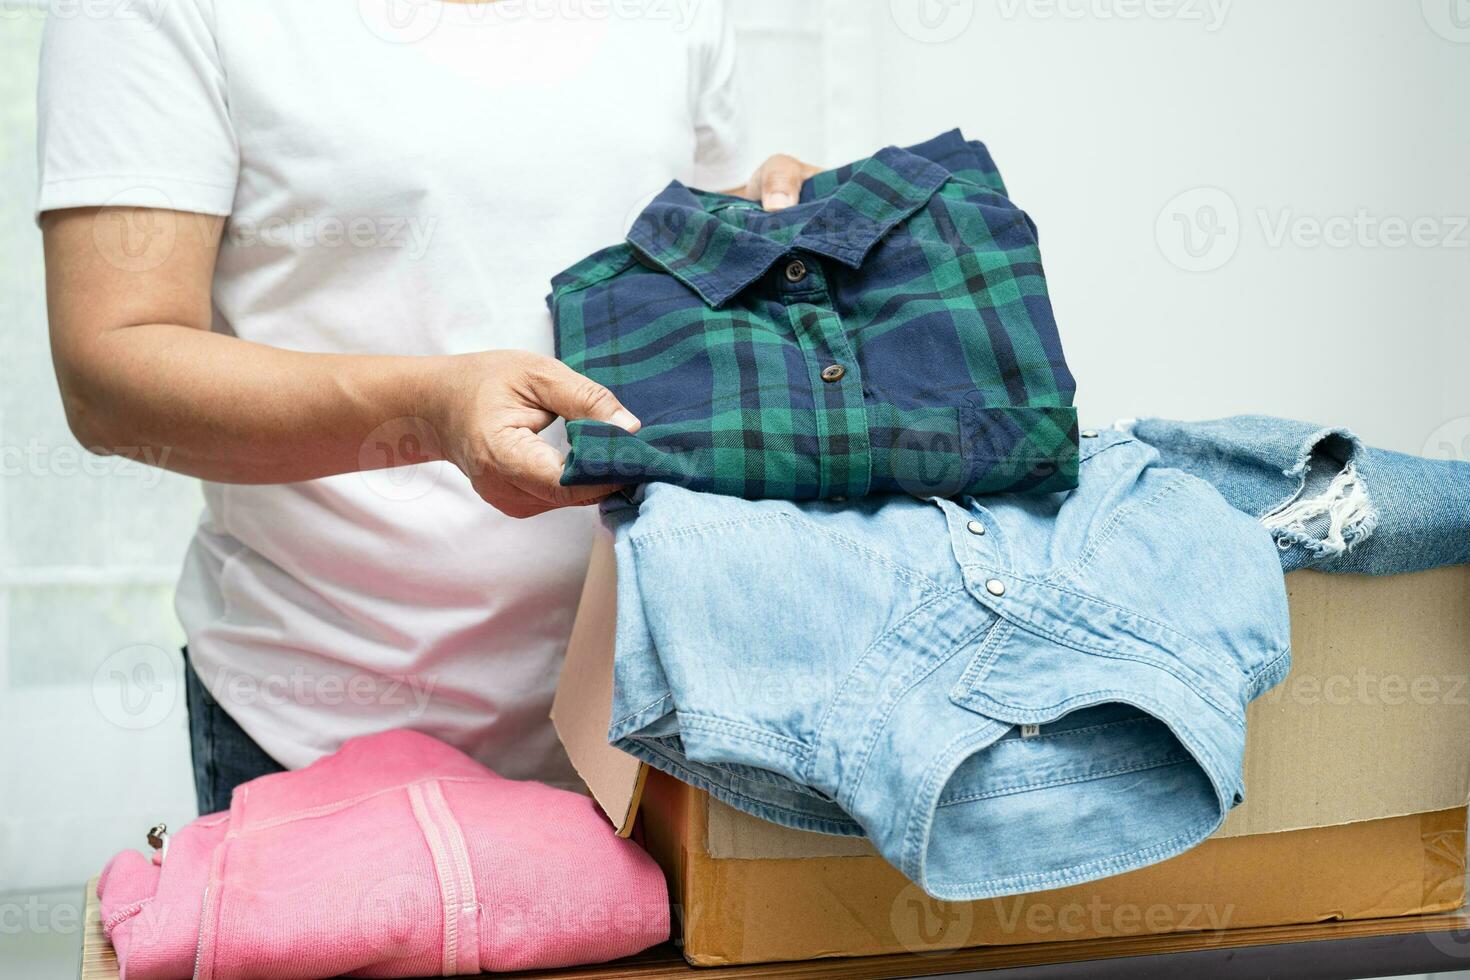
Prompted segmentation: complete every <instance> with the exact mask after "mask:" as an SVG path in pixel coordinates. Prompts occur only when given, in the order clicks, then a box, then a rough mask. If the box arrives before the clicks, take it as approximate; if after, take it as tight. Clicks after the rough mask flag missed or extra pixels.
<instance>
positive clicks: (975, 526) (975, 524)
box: [965, 521, 985, 534]
mask: <svg viewBox="0 0 1470 980" xmlns="http://www.w3.org/2000/svg"><path fill="white" fill-rule="evenodd" d="M965 530H966V531H969V532H970V533H971V534H984V533H985V525H984V524H981V523H980V522H979V521H971V522H970V523H968V524H966V525H965Z"/></svg>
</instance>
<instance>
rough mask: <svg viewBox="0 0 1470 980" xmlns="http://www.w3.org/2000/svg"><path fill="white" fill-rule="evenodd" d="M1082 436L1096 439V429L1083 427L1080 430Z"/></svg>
mask: <svg viewBox="0 0 1470 980" xmlns="http://www.w3.org/2000/svg"><path fill="white" fill-rule="evenodd" d="M1082 438H1084V439H1096V438H1097V430H1096V429H1083V430H1082Z"/></svg>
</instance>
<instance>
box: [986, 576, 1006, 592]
mask: <svg viewBox="0 0 1470 980" xmlns="http://www.w3.org/2000/svg"><path fill="white" fill-rule="evenodd" d="M985 591H986V592H989V593H990V594H991V595H1005V594H1006V584H1005V583H1004V582H1002V581H1001V580H1000V579H998V578H993V579H991V580H990V581H988V582H986V583H985Z"/></svg>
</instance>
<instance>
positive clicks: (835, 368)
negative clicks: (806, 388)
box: [822, 364, 847, 384]
mask: <svg viewBox="0 0 1470 980" xmlns="http://www.w3.org/2000/svg"><path fill="white" fill-rule="evenodd" d="M846 373H847V368H845V367H843V366H842V365H841V364H828V365H827V366H826V367H824V368H822V380H823V381H825V382H827V383H828V384H831V383H832V382H833V381H841V380H842V376H843V375H845V374H846Z"/></svg>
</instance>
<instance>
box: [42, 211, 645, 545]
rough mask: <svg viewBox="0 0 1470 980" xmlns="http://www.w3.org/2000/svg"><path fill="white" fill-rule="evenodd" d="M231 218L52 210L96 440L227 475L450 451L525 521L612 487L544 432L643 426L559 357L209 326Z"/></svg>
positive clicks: (327, 468)
mask: <svg viewBox="0 0 1470 980" xmlns="http://www.w3.org/2000/svg"><path fill="white" fill-rule="evenodd" d="M222 228H223V219H220V218H213V217H208V216H204V215H198V214H190V213H185V212H177V211H163V210H155V209H147V208H73V209H67V210H61V211H51V212H47V213H46V214H45V215H44V216H43V218H42V231H43V233H44V240H45V251H46V295H47V305H48V309H49V313H50V321H51V347H52V355H53V360H54V362H55V365H56V374H57V380H58V382H59V383H60V386H61V394H62V400H63V403H64V405H65V407H66V416H67V421H68V423H69V424H70V425H71V429H72V432H73V433H74V434H75V435H76V437H77V439H78V440H79V441H80V442H81V443H82V445H83V446H85V447H87V448H88V449H90V450H92V451H93V452H99V453H107V454H121V455H127V456H130V457H133V458H137V459H140V460H141V461H144V462H149V463H153V464H155V465H159V466H164V467H167V468H168V469H171V470H177V471H178V472H180V473H187V474H190V475H192V476H197V477H201V478H203V479H207V480H214V481H219V482H226V483H288V482H294V481H298V480H310V479H314V478H316V477H323V476H330V475H333V474H336V473H345V472H350V471H354V470H361V469H372V468H377V467H382V466H392V465H399V464H402V463H412V462H421V461H425V460H431V459H448V460H451V461H452V462H454V463H455V464H456V465H457V466H459V467H460V469H462V470H464V472H465V473H466V475H468V476H469V477H470V479H471V480H472V481H473V482H474V485H475V488H476V490H477V491H478V492H479V493H480V495H481V496H482V497H484V498H485V499H486V500H487V501H489V502H490V503H491V504H493V505H495V506H496V507H497V508H499V509H500V510H502V511H504V512H505V513H507V514H510V515H512V516H517V517H524V516H530V515H532V514H537V513H541V512H542V511H546V510H550V509H553V508H555V507H562V506H567V505H569V504H579V503H588V502H590V501H592V500H596V499H598V498H600V497H602V496H605V495H606V494H607V493H609V492H610V491H611V490H612V489H613V488H612V487H563V486H561V485H560V484H559V483H558V479H559V477H560V473H561V462H562V461H561V458H560V455H559V454H558V453H557V452H556V450H554V449H553V448H552V447H551V446H550V445H548V444H547V443H546V442H545V441H544V440H542V439H541V438H540V437H539V436H538V435H537V434H536V433H538V432H540V431H541V430H542V429H544V428H546V426H548V425H550V424H551V422H552V421H553V420H555V419H556V417H557V416H563V417H566V418H590V419H597V420H599V421H603V422H609V423H612V424H614V425H620V426H622V427H623V428H626V429H629V430H630V431H632V430H636V428H637V427H638V421H637V420H636V419H634V418H633V416H632V415H631V414H630V413H629V412H628V411H627V410H626V409H624V408H623V406H622V405H621V404H619V403H618V401H617V399H616V398H615V397H614V396H613V395H612V393H611V392H609V391H608V390H607V389H606V388H604V387H602V386H601V385H598V384H596V383H595V382H593V381H590V380H588V379H587V378H584V377H582V376H581V375H579V374H576V373H575V372H573V371H572V370H571V369H570V368H567V367H566V366H565V365H563V364H561V363H560V362H558V361H556V360H554V359H552V358H548V357H543V356H540V355H537V354H530V353H526V352H522V351H486V352H483V353H476V354H463V355H454V356H438V357H402V356H382V357H379V356H370V355H356V354H307V353H298V352H294V351H286V350H280V349H277V348H273V347H268V346H265V345H262V344H256V343H251V342H248V341H244V340H239V339H237V338H234V337H228V336H224V335H221V334H215V333H211V332H210V330H209V325H210V317H211V306H210V289H211V282H212V279H213V273H214V263H215V257H216V255H217V253H218V249H219V241H220V233H221V229H222ZM124 243H127V244H129V245H131V246H133V247H130V248H124V247H123V245H124ZM370 437H371V438H370ZM385 447H386V451H384V450H385Z"/></svg>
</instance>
